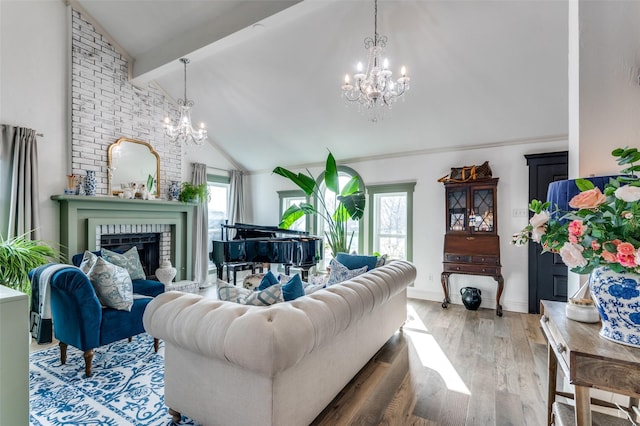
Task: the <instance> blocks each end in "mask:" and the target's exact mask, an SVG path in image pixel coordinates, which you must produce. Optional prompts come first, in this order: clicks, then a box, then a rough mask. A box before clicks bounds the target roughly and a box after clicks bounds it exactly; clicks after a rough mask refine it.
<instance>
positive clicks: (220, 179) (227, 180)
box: [207, 173, 231, 273]
mask: <svg viewBox="0 0 640 426" xmlns="http://www.w3.org/2000/svg"><path fill="white" fill-rule="evenodd" d="M209 184H214V185H215V184H218V185H220V186H222V185H226V186H227V208H226V210H227V214H229V196H230V195H231V191H230V190H231V177H229V176H221V175H214V174H209V173H207V187H208V186H209ZM208 213H209V212H208V206H207V216H208ZM228 219H229V218H228V217H227V218H226V219H225V220H228ZM208 233H209V227H208V224H207V235H208ZM207 238H208V236H207ZM208 244H211V241H209V242H208ZM215 269H216V265H215V264H214V263H213V261H212V260H211V259H209V266H208V270H209V273H211V271H212V270H215Z"/></svg>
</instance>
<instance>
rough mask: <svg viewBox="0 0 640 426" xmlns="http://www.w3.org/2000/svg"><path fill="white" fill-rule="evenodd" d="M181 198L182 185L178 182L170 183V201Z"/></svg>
mask: <svg viewBox="0 0 640 426" xmlns="http://www.w3.org/2000/svg"><path fill="white" fill-rule="evenodd" d="M179 196H180V185H179V184H178V181H177V180H172V181H171V182H169V201H176V200H177V199H178V197H179Z"/></svg>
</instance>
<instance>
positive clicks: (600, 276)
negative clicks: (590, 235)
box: [589, 267, 640, 348]
mask: <svg viewBox="0 0 640 426" xmlns="http://www.w3.org/2000/svg"><path fill="white" fill-rule="evenodd" d="M589 288H590V290H591V295H592V297H593V300H594V302H595V305H596V307H597V308H598V312H599V313H600V319H601V320H602V327H601V328H600V337H603V338H605V339H607V340H611V341H613V342H616V343H621V344H623V345H628V346H634V347H637V348H640V308H639V307H640V274H636V273H633V272H615V271H613V270H611V269H610V268H607V267H599V268H596V269H594V270H593V272H591V276H590V277H589Z"/></svg>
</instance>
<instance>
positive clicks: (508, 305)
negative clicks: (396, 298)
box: [407, 287, 529, 314]
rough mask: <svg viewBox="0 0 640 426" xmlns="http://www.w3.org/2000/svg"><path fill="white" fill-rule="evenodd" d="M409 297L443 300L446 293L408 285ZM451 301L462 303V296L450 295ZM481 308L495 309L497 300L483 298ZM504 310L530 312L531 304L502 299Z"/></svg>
mask: <svg viewBox="0 0 640 426" xmlns="http://www.w3.org/2000/svg"><path fill="white" fill-rule="evenodd" d="M407 297H409V298H411V299H419V300H431V301H435V302H442V301H443V299H444V295H443V294H442V292H435V291H425V290H421V289H417V288H415V287H407ZM450 299H451V303H452V304H455V305H462V298H461V297H460V295H458V294H452V295H450ZM480 307H481V308H487V309H495V308H496V303H495V300H486V299H483V301H482V305H480ZM502 310H504V311H509V312H519V313H524V314H526V313H528V312H529V305H528V304H527V303H523V302H514V301H510V300H502Z"/></svg>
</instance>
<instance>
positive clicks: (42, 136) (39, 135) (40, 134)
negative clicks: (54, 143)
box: [36, 133, 44, 138]
mask: <svg viewBox="0 0 640 426" xmlns="http://www.w3.org/2000/svg"><path fill="white" fill-rule="evenodd" d="M36 136H38V137H40V138H44V134H43V133H36Z"/></svg>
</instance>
